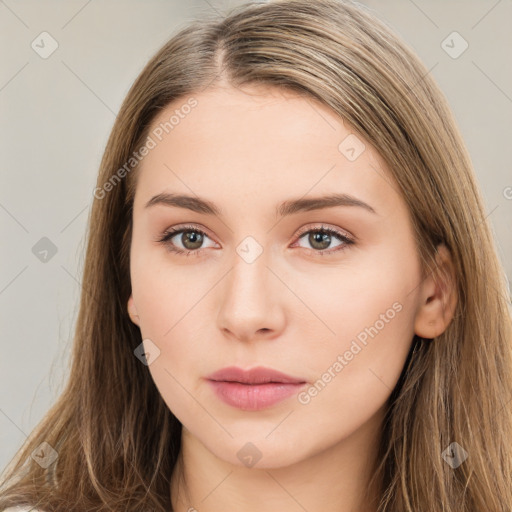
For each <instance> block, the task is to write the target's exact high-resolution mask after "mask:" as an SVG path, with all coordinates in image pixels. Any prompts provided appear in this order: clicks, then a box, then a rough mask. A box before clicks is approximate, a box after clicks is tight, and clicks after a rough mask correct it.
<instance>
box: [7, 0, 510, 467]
mask: <svg viewBox="0 0 512 512" xmlns="http://www.w3.org/2000/svg"><path fill="white" fill-rule="evenodd" d="M241 3H243V2H240V1H236V2H235V1H232V2H227V1H226V2H225V1H217V0H208V1H207V0H190V1H186V2H185V1H177V0H144V1H142V0H140V1H129V0H122V1H121V0H102V1H99V0H89V1H87V0H78V1H67V2H62V1H49V0H44V1H41V0H37V1H36V0H34V1H21V0H19V1H15V0H1V1H0V48H1V49H2V50H1V53H0V59H1V64H0V141H1V142H0V144H1V146H0V147H1V157H2V158H1V161H0V172H1V188H0V230H1V237H2V242H1V247H2V250H1V253H0V254H1V263H0V315H1V316H0V322H1V323H0V326H1V348H2V350H1V354H2V355H1V357H0V378H1V382H0V470H2V469H3V468H4V467H5V465H6V464H7V462H8V461H9V460H10V458H11V457H12V456H13V455H14V453H15V452H16V451H17V449H18V448H19V446H20V445H21V443H22V442H23V440H24V439H25V438H26V436H27V435H28V434H29V432H30V431H31V430H32V428H33V427H34V426H35V425H36V424H37V423H38V422H39V420H40V419H41V418H42V416H43V415H44V413H45V412H46V411H47V410H48V409H49V407H50V406H51V405H52V404H53V402H54V401H55V399H56V398H57V396H58V394H59V393H60V391H61V390H62V388H63V385H64V381H65V378H66V376H67V371H68V359H69V355H70V348H71V343H72V334H73V328H74V323H75V321H76V317H77V313H78V306H79V304H78V297H79V292H80V283H81V271H82V264H83V252H84V249H85V244H84V242H85V230H86V220H87V215H88V212H89V209H90V206H91V204H92V201H93V196H92V191H93V189H94V187H95V183H96V175H97V171H98V166H99V163H100V159H101V156H102V153H103V150H104V147H105V144H106V141H107V137H108V135H109V132H110V130H111V128H112V125H113V122H114V119H115V115H116V113H117V111H118V109H119V107H120V104H121V102H122V100H123V98H124V96H125V94H126V93H127V92H128V89H129V87H130V86H131V84H132V82H133V80H134V79H135V78H136V76H137V75H138V73H139V72H140V71H141V69H142V68H143V66H144V65H145V63H146V62H147V61H148V59H149V58H150V57H151V56H152V55H153V53H154V52H155V51H156V50H157V49H158V48H160V46H161V45H162V44H163V43H164V42H165V41H166V40H168V39H169V38H170V37H171V36H172V35H173V34H174V33H175V31H176V30H177V29H178V28H181V27H183V26H184V25H185V24H186V23H187V21H190V20H192V19H193V18H195V17H196V16H201V15H202V14H203V13H207V12H209V11H210V10H212V9H214V10H217V11H219V12H221V13H225V12H227V11H228V10H229V9H230V8H231V7H234V6H236V5H239V4H241ZM361 3H363V4H365V5H368V6H369V7H371V8H372V9H374V10H375V12H376V13H377V15H378V16H379V17H380V18H381V19H383V20H384V21H385V22H386V23H387V24H388V25H390V26H391V27H392V28H393V29H394V30H395V32H397V33H398V34H399V35H401V36H402V38H403V39H404V40H405V41H406V42H407V43H408V44H409V45H410V46H411V47H412V48H413V49H414V50H415V51H416V52H417V54H418V55H419V56H420V58H421V59H422V60H423V62H424V63H425V65H426V66H427V68H428V69H429V70H430V73H431V74H432V76H433V77H434V78H435V80H436V81H437V82H438V84H439V85H440V87H441V89H442V90H443V92H444V93H445V95H446V96H447V98H448V101H449V103H450V105H451V107H452V109H453V112H454V114H455V117H456V119H457V121H458V123H459V125H460V128H461V131H462V134H463V136H464V138H465V141H466V144H467V147H468V149H469V152H470V155H471V158H472V160H473V163H474V166H475V169H476V173H477V177H478V180H479V183H480V186H481V189H482V191H483V195H484V197H485V201H486V213H487V214H488V218H489V220H490V223H491V225H492V227H493V229H494V233H495V238H496V241H497V243H498V246H499V252H500V258H501V260H502V262H503V265H504V267H505V270H506V273H507V275H508V279H509V280H512V230H511V219H512V188H510V187H512V165H511V163H512V66H511V62H512V60H511V57H510V50H511V49H512V31H511V30H510V20H512V2H510V0H498V1H495V0H473V1H471V0H464V1H462V0H459V1H453V0H452V1H446V0H414V1H413V0H387V1H380V2H379V1H377V0H365V1H362V2H361ZM42 32H47V34H48V35H42V36H41V33H42ZM453 32H457V34H455V35H454V34H453ZM41 38H45V39H44V41H45V43H44V44H42V43H41V42H40V41H41ZM38 42H39V43H38ZM38 44H39V46H38ZM52 44H53V45H58V46H57V48H56V50H55V51H54V52H53V53H52V54H51V55H50V56H48V57H47V58H43V56H42V55H41V53H44V51H50V50H51V49H52V46H51V45H52ZM447 45H448V47H447ZM466 45H467V48H466V49H465V51H462V50H463V49H464V48H465V47H466ZM43 46H44V48H43ZM450 53H451V55H450ZM459 53H460V55H458V54H459ZM41 247H44V248H46V249H47V250H48V251H49V252H48V255H47V261H42V260H41V259H40V256H39V257H38V248H41Z"/></svg>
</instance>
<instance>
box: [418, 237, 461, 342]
mask: <svg viewBox="0 0 512 512" xmlns="http://www.w3.org/2000/svg"><path fill="white" fill-rule="evenodd" d="M455 275H456V274H455V267H454V265H453V261H452V257H451V254H450V251H449V250H448V249H447V247H446V246H445V245H444V244H440V245H438V246H437V253H436V265H435V267H434V269H433V271H432V272H431V273H430V274H429V275H428V276H427V277H426V278H425V279H424V280H423V282H422V283H421V288H420V297H419V300H420V303H419V306H418V310H417V312H416V318H415V321H414V333H415V334H416V335H417V336H419V337H421V338H426V339H433V338H435V337H436V336H439V335H440V334H442V333H443V332H444V331H445V330H446V328H447V327H448V325H449V323H450V322H451V321H452V319H453V315H454V313H455V307H456V305H457V289H456V280H455Z"/></svg>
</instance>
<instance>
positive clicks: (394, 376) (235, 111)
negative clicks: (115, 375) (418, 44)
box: [127, 86, 456, 512]
mask: <svg viewBox="0 0 512 512" xmlns="http://www.w3.org/2000/svg"><path fill="white" fill-rule="evenodd" d="M194 98H195V99H196V100H197V101H198V104H197V106H196V107H195V108H193V109H192V110H191V112H190V113H189V114H188V115H187V116H183V117H184V118H183V119H181V120H180V122H179V124H178V125H176V126H175V127H174V129H173V130H172V131H170V132H169V134H168V135H166V136H165V137H164V138H163V139H162V141H161V142H159V143H158V144H157V146H156V147H155V148H154V149H152V150H151V151H150V152H149V154H148V155H147V156H146V157H145V158H144V160H143V161H142V164H141V167H140V169H139V172H140V175H139V176H138V182H137V189H136V194H135V199H134V210H133V237H132V245H131V254H130V258H131V260H130V265H131V283H132V295H131V297H130V299H129V301H128V305H127V307H128V312H129V314H130V317H131V319H132V321H133V322H134V323H135V324H137V325H138V326H139V327H140V330H141V335H142V339H144V340H147V339H149V340H151V342H152V343H153V344H154V345H151V346H157V347H158V349H159V350H160V353H159V355H158V357H157V358H156V359H154V360H153V362H152V363H151V364H150V365H149V366H148V369H149V371H150V373H151V376H152V378H153V379H154V382H155V384H156V386H157V388H158V390H159V392H160V393H161V395H162V397H163V399H164V400H165V402H166V404H167V405H168V407H169V409H170V410H171V411H172V412H173V413H174V414H175V416H176V417H177V418H178V419H179V420H180V422H181V423H182V425H183V435H182V447H181V453H180V461H179V464H177V466H176V468H175V471H174V473H173V477H172V480H171V482H170V490H171V496H172V503H173V508H174V510H175V511H178V512H185V511H189V510H190V511H191V512H192V511H193V510H194V509H195V510H198V511H201V512H203V511H205V512H208V511H218V510H238V511H245V512H249V511H261V510H262V509H263V508H264V510H265V511H266V512H273V511H278V510H279V511H282V510H288V511H294V510H297V511H300V510H304V509H306V510H309V511H314V510H323V511H333V512H334V511H336V512H348V511H361V510H365V511H371V510H375V504H374V503H372V502H371V500H370V499H369V498H365V497H364V491H365V490H366V487H367V480H368V478H369V477H370V476H371V470H370V468H371V465H372V463H373V462H374V460H375V454H376V449H377V442H378V439H379V436H380V431H381V428H382V419H383V414H384V411H385V405H386V400H387V399H388V397H389V395H390V394H391V391H392V389H393V387H394V386H395V384H396V382H397V380H398V378H399V375H400V372H401V370H402V368H403V365H404V362H405V359H406V356H407V353H408V351H409V349H410V346H411V342H412V339H413V335H414V334H417V335H419V336H422V337H425V338H433V337H435V336H437V335H439V334H441V333H442V332H443V331H444V330H445V329H446V327H447V325H448V324H449V322H450V320H451V318H452V316H453V311H454V308H455V304H456V298H455V295H454V290H453V288H452V287H451V285H450V283H449V282H447V283H445V285H444V286H437V285H436V283H435V281H434V279H433V276H432V275H428V276H426V277H423V276H422V272H421V267H420V259H419V256H418V254H417V249H416V245H415V242H414V238H413V230H412V225H411V222H410V216H409V212H408V209H407V206H406V204H405V202H404V200H403V198H402V197H401V196H400V195H399V194H398V192H397V191H398V187H397V186H396V185H395V184H394V182H393V179H392V177H391V175H390V173H389V172H388V170H387V169H386V166H385V165H384V162H383V161H382V159H381V158H380V156H379V154H378V153H377V152H376V150H375V149H374V148H373V147H372V146H371V145H370V144H369V143H368V142H367V141H364V140H363V139H362V137H360V136H359V135H357V134H355V132H354V130H353V129H352V128H351V127H350V126H348V125H347V124H346V123H344V122H343V121H342V120H341V119H339V118H338V117H337V116H336V115H335V113H333V112H331V111H330V110H329V109H328V108H327V107H325V106H323V105H322V104H320V103H318V102H315V101H314V100H311V99H306V98H304V97H300V96H298V95H296V94H293V93H290V92H286V93H283V92H282V91H278V90H275V89H268V88H255V87H252V88H247V87H246V88H245V89H244V90H243V91H241V90H237V89H232V88H230V87H229V86H224V87H219V88H217V89H215V90H208V91H205V92H202V93H199V94H196V95H194ZM187 99H188V98H185V99H181V100H177V101H176V102H174V103H172V104H170V105H168V106H167V107H166V109H164V110H163V111H162V112H161V114H160V115H159V117H158V118H157V119H155V121H154V122H153V123H152V127H156V126H158V124H159V123H160V122H163V121H165V120H168V119H169V117H170V116H171V115H172V113H173V112H174V110H175V109H176V108H180V106H181V105H183V104H185V103H186V100H187ZM349 134H355V135H356V136H357V137H358V139H359V140H360V141H362V142H363V143H364V144H365V146H366V148H365V149H364V151H363V152H362V153H361V154H360V156H359V157H358V158H357V159H355V160H354V161H350V160H349V159H348V158H347V157H346V156H345V154H343V153H342V152H340V150H339V149H338V146H339V144H340V142H341V141H343V139H345V137H347V136H348V135H349ZM162 192H172V193H176V194H188V195H193V196H199V197H201V198H205V199H207V200H209V201H211V202H213V203H215V204H216V205H217V206H218V207H219V208H220V209H221V211H222V215H221V216H214V215H207V214H205V213H198V212H193V211H190V210H187V209H184V208H178V207H170V206H165V205H161V204H158V205H154V206H152V207H150V208H145V207H144V205H145V204H146V203H147V201H149V199H151V198H152V197H153V196H154V195H156V194H159V193H162ZM333 193H340V194H341V193H346V194H351V195H353V196H355V197H357V198H358V199H360V200H362V201H364V202H366V203H367V204H369V205H371V207H372V208H374V210H375V211H376V213H372V212H369V211H367V210H365V209H364V208H361V207H357V206H336V207H330V208H326V209H321V210H317V211H303V212H298V213H295V214H292V215H290V216H287V217H283V218H279V217H278V216H276V207H277V206H278V205H279V204H281V203H282V202H283V201H285V200H290V199H296V198H302V197H306V198H310V197H317V196H323V195H329V194H333ZM183 224H193V225H194V227H196V228H198V229H200V230H202V231H204V232H205V233H206V235H207V236H205V237H204V238H203V243H202V245H201V243H200V242H199V243H198V242H197V241H194V239H192V241H190V240H189V238H187V237H186V235H187V233H188V235H189V236H190V235H191V234H192V235H194V234H195V233H194V232H193V231H192V233H191V232H187V233H181V234H178V235H175V236H174V237H173V238H172V241H168V242H167V244H168V245H167V247H169V246H170V245H172V242H174V245H175V246H176V247H178V248H184V247H186V248H187V249H189V250H190V249H192V250H195V251H196V254H191V255H190V256H185V255H179V254H176V253H173V252H171V251H170V250H169V249H168V248H167V247H166V245H165V244H164V243H161V242H158V241H157V240H158V238H159V237H160V238H162V237H163V236H164V233H165V231H166V230H167V229H169V228H171V227H174V226H176V227H181V226H182V225H183ZM322 224H323V225H324V226H327V227H330V228H334V229H337V230H338V231H340V232H341V234H343V235H345V236H348V237H349V238H352V239H355V240H356V241H355V243H353V244H349V245H345V247H344V249H343V250H339V251H337V252H334V251H335V250H336V249H339V248H340V246H343V245H344V242H343V241H342V240H340V239H338V238H337V237H336V236H335V235H331V238H330V243H329V239H327V241H326V242H323V243H322V242H317V243H316V245H315V243H314V240H311V238H312V237H311V236H310V237H309V238H308V235H310V234H311V235H313V234H314V232H313V233H311V231H310V230H315V229H316V230H317V229H319V228H320V227H321V225H322ZM301 228H304V230H305V231H303V232H302V234H300V233H299V230H300V229H301ZM247 236H251V237H253V238H254V239H255V240H256V241H257V243H258V244H259V245H260V246H261V248H262V249H263V252H262V253H261V254H260V255H259V257H257V258H256V259H255V261H253V262H252V263H248V262H247V261H246V260H245V259H244V258H242V257H241V256H240V255H239V254H238V253H237V250H236V249H237V247H238V246H239V244H240V243H241V242H242V241H243V240H244V239H245V238H246V237H247ZM194 244H195V245H194ZM197 247H198V248H199V249H200V252H198V250H199V249H197ZM322 250H323V252H324V254H323V255H322V254H321V252H322ZM329 252H330V253H329ZM438 265H439V268H441V269H444V270H446V271H447V272H448V273H451V274H452V275H454V272H453V264H452V262H451V259H450V255H449V253H448V251H447V250H446V249H445V248H444V247H443V246H440V248H439V254H438ZM397 303H398V304H399V305H400V306H401V309H400V311H399V312H396V314H395V315H394V317H393V318H392V319H391V320H388V322H385V325H384V327H383V328H381V329H379V330H378V334H377V335H375V336H374V337H373V338H371V337H369V338H368V340H367V344H366V346H363V345H362V344H361V343H359V345H361V346H362V347H363V348H362V350H360V351H359V352H358V353H357V354H356V355H354V356H353V358H352V359H351V360H350V361H348V362H347V361H346V362H347V364H346V365H344V366H343V368H342V370H341V371H338V372H337V373H336V372H334V373H333V371H332V370H331V373H333V374H334V375H335V376H334V377H333V378H331V381H330V382H329V383H327V384H326V386H325V387H324V388H323V389H322V390H321V391H320V392H318V393H317V395H316V396H314V397H311V400H310V401H309V402H308V403H307V404H304V403H300V401H299V400H298V396H292V397H291V398H287V399H286V400H284V401H282V402H280V403H278V404H276V405H274V406H272V407H269V408H267V409H264V410H260V411H244V410H241V409H238V408H235V407H232V406H230V405H227V404H225V403H224V402H222V401H221V400H219V399H218V398H217V397H216V395H215V394H214V393H213V391H212V389H211V388H210V386H209V385H208V382H206V381H205V380H204V378H205V377H206V376H207V375H209V374H210V373H212V372H213V371H216V370H218V369H220V368H224V367H226V366H231V365H234V366H240V367H242V368H251V367H253V366H259V365H262V366H267V367H270V368H274V369H277V370H279V371H282V372H284V373H286V374H289V375H292V376H295V377H300V378H302V379H303V380H304V381H306V382H307V386H308V387H307V389H309V388H310V387H312V386H313V384H314V383H315V382H317V381H318V379H320V378H321V377H322V375H323V374H324V373H325V372H326V370H327V369H328V368H330V367H331V368H332V366H333V363H334V362H335V361H336V360H337V358H338V356H339V355H340V354H341V355H343V354H344V353H346V351H347V350H349V349H350V347H351V342H352V341H353V340H354V339H356V336H357V335H358V334H360V333H361V332H362V331H364V329H365V327H369V326H372V325H376V321H377V320H379V318H382V317H381V316H380V315H382V314H386V311H388V310H389V309H390V308H392V305H393V304H395V305H396V304H397ZM379 325H380V324H379ZM144 346H145V348H149V350H152V349H151V346H150V345H149V344H148V342H147V341H145V342H144ZM248 442H251V443H252V444H253V445H254V446H256V447H257V450H258V451H259V453H260V454H261V458H260V459H259V460H258V462H257V463H256V464H255V465H254V466H252V467H248V466H247V465H245V464H244V463H243V462H242V461H241V460H240V459H239V458H238V456H237V452H238V451H239V450H240V449H241V448H242V447H244V446H245V445H246V443H248ZM180 479H183V480H184V482H185V485H182V484H181V483H179V482H180Z"/></svg>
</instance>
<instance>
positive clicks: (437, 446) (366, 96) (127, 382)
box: [0, 0, 512, 512]
mask: <svg viewBox="0 0 512 512" xmlns="http://www.w3.org/2000/svg"><path fill="white" fill-rule="evenodd" d="M219 82H223V83H228V84H229V85H231V86H233V87H241V86H243V85H250V84H253V85H258V84H259V85H264V86H270V87H280V88H286V89H289V90H291V91H295V92H298V93H300V94H302V95H303V96H304V97H305V98H313V99H315V100H318V101H321V102H322V103H323V104H325V105H327V106H328V107H330V108H331V109H332V110H333V111H334V112H336V113H337V114H338V115H339V116H340V117H342V118H343V119H344V120H346V121H347V122H348V123H349V124H350V125H351V126H352V127H353V129H354V130H355V131H356V132H358V133H359V134H360V135H361V136H362V137H363V139H366V140H367V141H369V142H370V143H371V144H373V146H374V147H375V148H376V149H377V151H378V152H379V153H380V155H381V156H382V158H383V159H384V161H385V162H386V164H387V166H388V168H389V170H390V172H391V173H392V175H393V177H394V179H395V180H396V183H397V184H398V186H399V189H400V192H401V193H402V195H403V197H404V198H405V201H406V202H407V204H408V206H409V210H410V214H411V218H412V222H413V226H414V230H415V231H414V232H415V237H416V241H417V247H418V252H419V254H420V256H421V259H422V264H423V267H424V272H425V275H426V274H427V273H429V272H434V273H435V272H436V266H435V263H434V262H435V259H434V258H435V254H436V247H437V245H438V244H439V243H441V242H443V243H444V244H445V245H446V247H447V248H448V249H449V250H450V252H451V255H452V258H453V262H454V265H455V268H456V283H455V286H456V289H457V294H458V303H457V308H456V312H455V316H454V318H453V320H452V322H451V323H450V325H449V326H448V328H447V329H446V330H445V332H444V333H442V334H441V335H440V336H439V337H437V338H435V339H434V340H432V341H426V340H420V339H415V340H413V341H414V343H413V345H412V346H413V347H414V350H413V351H412V352H411V357H410V359H409V360H408V362H407V364H406V366H405V367H404V371H403V373H402V377H401V379H400V381H399V384H398V385H397V387H396V388H395V390H394V392H393V393H392V395H391V397H390V399H389V408H388V414H387V418H386V421H385V424H384V427H383V433H384V435H383V439H382V444H381V448H380V454H379V465H378V467H377V468H376V471H375V480H376V481H379V482H380V481H382V482H383V488H382V496H381V501H380V504H379V512H406V511H407V512H413V511H414V512H418V511H421V512H440V511H443V512H454V511H457V512H470V511H471V512H475V511H485V512H497V511H505V510H506V511H510V510H512V490H511V489H512V467H511V465H512V442H511V440H512V416H511V410H510V405H509V400H510V399H511V398H512V360H511V342H512V326H511V315H510V310H509V302H510V297H509V292H508V290H507V287H506V284H505V278H504V271H503V268H502V266H501V264H500V261H499V258H498V256H497V251H496V247H495V245H494V244H495V242H494V240H493V238H492V234H491V233H492V231H491V230H490V227H489V225H488V220H487V219H486V215H485V211H484V205H483V200H482V198H481V195H480V192H479V190H478V187H477V183H476V179H475V175H474V171H473V168H472V164H471V162H470V159H469V156H468V152H467V149H466V148H465V145H464V143H463V140H462V138H461V135H460V133H459V130H458V129H457V127H456V124H455V122H454V118H453V116H452V114H451V112H450V109H449V107H448V105H447V102H446V100H445V98H444V96H443V94H442V93H441V91H440V90H439V88H438V86H437V85H436V84H435V82H434V80H433V79H432V77H431V76H430V75H429V74H428V70H427V69H426V68H425V67H424V65H423V64H422V63H421V62H420V61H419V60H418V58H417V57H416V56H415V54H414V53H413V52H412V51H411V50H410V49H409V48H408V46H407V45H406V44H405V43H404V42H402V41H401V40H400V39H399V38H398V37H397V36H396V35H394V34H393V33H392V31H391V30H390V29H389V28H388V27H387V26H386V25H385V24H384V23H383V22H381V21H379V20H378V19H377V18H376V17H375V16H374V15H373V14H372V13H371V12H369V11H368V10H367V9H365V8H364V7H362V6H361V5H359V4H355V3H349V2H343V1H341V0H339V1H338V0H315V1H309V0H277V1H270V2H266V3H261V2H252V3H248V4H245V5H243V6H239V7H237V8H235V9H234V10H233V11H232V12H231V13H229V15H228V16H226V17H215V16H212V17H204V18H203V19H198V20H196V21H193V22H192V23H189V24H188V25H187V26H186V27H185V28H182V29H181V30H180V31H179V32H178V33H177V34H176V35H175V36H174V37H172V39H171V40H170V41H169V42H167V43H166V44H165V45H164V46H163V47H162V48H161V49H160V50H159V51H158V52H157V53H156V55H155V56H154V57H153V58H152V59H151V60H150V62H149V63H148V64H147V65H146V67H145V68H144V69H143V71H142V72H141V73H140V75H139V77H138V78H137V79H136V81H135V82H134V84H133V86H132V87H131V89H130V91H129V93H128V95H127V97H126V99H125V101H124V103H123V104H122V107H121V109H120V112H119V115H118V116H117V119H116V122H115V124H114V127H113V129H112V132H111V135H110V137H109V139H108V143H107V146H106V148H105V152H104V156H103V159H102V162H101V166H100V169H99V175H98V181H97V189H96V191H95V197H94V200H93V203H92V209H91V212H90V217H89V220H88V232H87V237H88V238H87V242H88V243H87V251H86V257H85V263H84V271H83V282H82V290H81V298H80V311H79V316H78V319H77V324H76V331H75V335H74V345H73V353H72V358H71V371H70V376H69V380H68V382H67V385H66V387H65V389H64V391H63V393H62V395H61V396H60V397H59V398H58V400H57V401H56V403H55V405H54V406H53V407H52V408H51V409H50V410H49V412H48V413H47V414H46V416H45V417H44V418H43V420H42V421H41V422H40V424H39V425H38V426H37V427H36V428H35V429H34V431H33V432H32V433H31V435H30V436H29V438H28V439H27V440H26V442H25V443H24V445H23V446H22V447H21V449H20V450H19V452H18V453H17V456H16V457H15V458H13V460H12V461H11V464H9V466H8V467H7V468H6V470H5V472H4V475H3V482H2V487H1V489H0V490H1V495H2V496H1V498H0V509H3V508H4V507H7V506H11V505H17V504H22V503H27V504H31V505H33V506H34V505H35V506H38V507H40V508H41V509H43V510H46V511H48V512H49V511H55V512H60V511H66V512H68V511H75V510H76V511H79V510H80V511H91V510H98V511H100V510H122V511H140V510H157V511H162V512H164V511H168V510H171V501H170V479H171V474H172V471H173V468H174V466H175V464H176V461H177V457H178V454H179V450H180V441H181V424H180V423H179V422H178V420H177V419H176V418H175V416H174V415H173V414H172V412H171V411H170V410H169V409H168V407H167V406H166V405H165V403H164V401H163V399H162V397H161V396H160V394H159V392H158V390H157V388H156V387H155V385H154V383H153V381H152V378H151V376H150V373H149V371H148V369H147V367H146V366H145V365H143V364H141V362H140V360H139V359H138V358H137V357H135V355H134V350H135V349H136V347H137V346H138V345H139V344H140V343H141V333H140V330H139V328H138V327H137V326H135V325H134V324H133V323H132V322H131V320H130V318H129V316H128V313H127V301H128V297H129V295H130V291H131V288H130V273H129V265H130V262H129V249H130V243H131V227H132V202H133V196H134V190H135V186H136V171H137V165H136V163H137V162H136V161H137V158H136V156H134V155H139V154H140V153H139V150H140V148H141V147H142V146H143V145H144V144H145V142H146V141H147V140H148V139H147V137H148V135H149V127H150V124H151V122H152V120H153V119H154V118H155V116H156V115H157V114H158V113H159V112H160V111H161V109H162V108H163V107H165V106H166V105H168V104H169V103H170V102H171V101H174V100H177V99H180V100H182V101H183V104H186V103H187V100H190V98H192V97H193V95H194V94H197V93H198V92H200V91H203V90H205V89H207V88H210V87H214V86H215V85H216V84H218V83H219ZM128 162H131V163H129V164H128V165H127V163H128ZM121 169H124V172H123V171H121ZM434 275H435V274H434ZM43 442H46V443H48V444H49V445H50V446H51V447H52V448H53V449H54V450H55V451H56V452H57V454H58V458H57V459H56V461H55V462H54V463H53V464H51V465H49V466H48V467H47V468H44V467H42V466H41V465H39V464H37V463H36V462H35V461H34V459H33V458H32V457H31V454H32V453H33V452H34V450H36V449H38V447H39V446H40V445H41V443H43ZM452 442H457V443H458V444H459V445H460V446H462V447H463V449H464V450H465V451H466V452H467V459H466V460H465V461H464V462H463V463H462V464H461V465H459V466H458V467H452V466H451V465H450V464H448V463H447V462H445V459H444V458H443V456H442V454H443V452H444V450H445V449H446V448H447V447H448V446H449V445H450V444H451V443H452ZM39 449H40V448H39Z"/></svg>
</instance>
